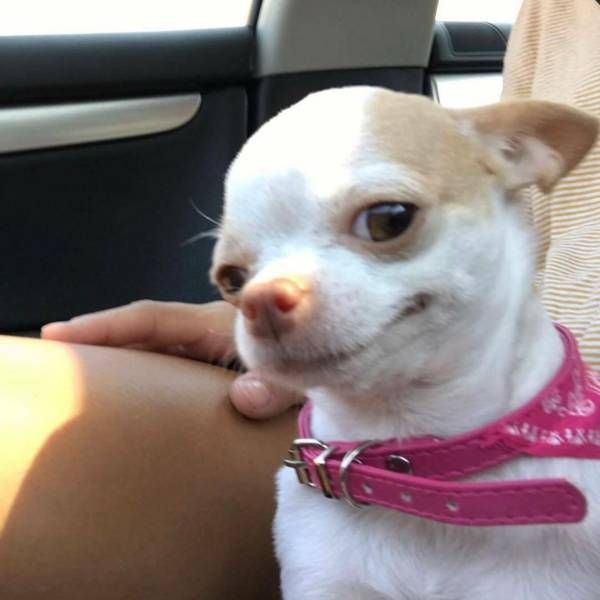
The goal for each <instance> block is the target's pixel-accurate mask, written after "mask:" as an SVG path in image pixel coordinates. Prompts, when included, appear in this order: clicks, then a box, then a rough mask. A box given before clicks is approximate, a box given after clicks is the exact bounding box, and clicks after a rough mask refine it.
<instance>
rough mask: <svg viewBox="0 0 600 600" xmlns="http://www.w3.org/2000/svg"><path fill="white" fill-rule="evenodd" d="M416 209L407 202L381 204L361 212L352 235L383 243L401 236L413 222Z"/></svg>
mask: <svg viewBox="0 0 600 600" xmlns="http://www.w3.org/2000/svg"><path fill="white" fill-rule="evenodd" d="M417 210H418V207H417V206H415V205H414V204H410V203H408V202H382V203H381V204H374V205H373V206H370V207H369V208H366V209H365V210H363V211H362V212H361V213H359V215H358V216H357V217H356V219H355V220H354V224H353V225H352V233H353V234H354V235H356V236H357V237H359V238H361V239H363V240H369V241H371V242H385V241H386V240H391V239H393V238H395V237H398V236H399V235H402V234H403V233H404V232H405V231H406V230H407V229H408V228H409V227H410V224H411V223H412V222H413V219H414V217H415V214H416V213H417Z"/></svg>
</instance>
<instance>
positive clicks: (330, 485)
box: [285, 325, 600, 526]
mask: <svg viewBox="0 0 600 600" xmlns="http://www.w3.org/2000/svg"><path fill="white" fill-rule="evenodd" d="M556 328H557V329H558V331H559V332H560V334H561V336H562V338H563V342H564V345H565V358H564V361H563V364H562V365H561V367H560V369H559V370H558V372H557V373H556V375H555V376H554V377H553V379H552V380H551V381H550V383H548V385H546V387H545V388H544V389H543V390H541V391H540V392H539V393H538V394H537V395H536V396H535V397H534V398H533V399H532V400H530V401H529V402H528V403H527V404H526V405H525V406H523V407H521V408H519V409H518V410H516V411H513V412H511V413H509V414H508V415H506V416H505V417H503V418H501V419H499V420H497V421H494V422H493V423H491V424H489V425H486V426H484V427H481V428H480V429H477V430H474V431H471V432H469V433H466V434H463V435H459V436H456V437H452V438H446V439H439V438H438V439H436V438H432V437H429V438H419V439H417V440H408V441H407V440H405V441H402V440H397V439H391V440H383V441H374V440H367V441H362V442H345V441H331V442H322V441H320V440H316V439H314V438H313V437H312V435H311V429H310V420H311V404H310V403H309V402H307V403H306V404H305V405H304V408H303V409H302V410H301V412H300V415H299V418H298V428H299V435H300V437H299V438H298V439H296V440H295V441H294V443H293V444H292V447H291V448H290V458H289V459H287V460H286V461H285V464H286V465H287V466H289V467H292V468H294V469H295V470H296V474H297V476H298V480H299V481H300V483H305V484H308V485H310V486H311V487H315V488H320V489H321V490H322V491H323V493H324V494H325V496H327V497H328V498H344V499H345V500H346V501H348V502H349V503H350V504H352V505H353V506H362V505H365V504H373V505H378V506H384V507H387V508H391V509H395V510H399V511H401V512H404V513H409V514H412V515H417V516H420V517H424V518H428V519H432V520H434V521H442V522H445V523H454V524H461V525H478V526H481V525H525V524H533V523H573V522H578V521H581V520H582V519H583V518H584V517H585V514H586V500H585V497H584V496H583V494H582V493H581V492H580V491H579V490H578V489H577V488H576V487H575V486H574V485H572V484H571V483H569V482H568V481H566V480H565V479H528V480H517V481H476V482H471V481H468V482H456V481H455V480H458V479H461V478H463V477H466V476H470V475H474V474H476V473H480V472H482V471H485V470H486V469H489V468H491V467H494V466H496V465H500V464H502V463H505V462H508V461H510V460H512V459H514V458H517V457H519V456H522V455H529V456H541V457H552V456H555V457H558V456H563V457H573V458H588V459H589V458H591V459H599V458H600V379H599V378H598V375H597V374H595V373H594V372H593V371H592V370H591V369H589V368H588V367H587V366H586V365H585V363H583V361H582V359H581V356H580V354H579V351H578V349H577V342H576V341H575V338H574V337H573V335H572V334H571V332H570V331H569V330H568V329H567V328H565V327H563V326H560V325H556Z"/></svg>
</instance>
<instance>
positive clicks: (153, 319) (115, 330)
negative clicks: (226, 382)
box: [42, 300, 301, 419]
mask: <svg viewBox="0 0 600 600" xmlns="http://www.w3.org/2000/svg"><path fill="white" fill-rule="evenodd" d="M234 319H235V309H234V308H233V306H231V305H230V304H228V303H226V302H221V301H219V302H209V303H207V304H186V303H182V302H156V301H152V300H142V301H139V302H133V303H131V304H127V305H125V306H119V307H117V308H111V309H108V310H102V311H99V312H95V313H90V314H86V315H81V316H78V317H75V318H73V319H71V320H70V321H64V322H57V323H49V324H48V325H45V326H44V327H43V328H42V338H43V339H46V340H55V341H61V342H72V343H79V344H94V345H98V346H113V347H121V348H134V349H138V350H147V351H152V352H161V353H164V354H171V355H176V356H183V357H186V358H191V359H195V360H199V361H203V362H207V363H213V364H221V365H227V364H228V363H229V364H230V363H231V362H232V361H233V360H234V359H235V356H236V355H235V346H234V339H233V323H234ZM229 396H230V398H231V401H232V403H233V405H234V406H235V407H236V408H237V410H238V411H239V412H241V413H242V414H244V415H246V416H247V417H251V418H256V419H260V418H268V417H271V416H274V415H277V414H279V413H281V412H283V411H285V410H286V409H287V408H289V407H290V406H292V405H293V404H298V403H299V402H300V401H301V398H300V397H299V396H298V395H295V394H293V393H291V392H290V391H289V390H285V389H283V388H281V387H280V386H276V385H274V384H272V383H271V382H268V381H265V380H264V379H262V378H260V377H259V376H258V375H257V374H253V373H252V372H249V373H244V374H242V375H240V376H239V377H237V378H236V379H235V380H234V382H233V383H232V385H231V388H230V390H229Z"/></svg>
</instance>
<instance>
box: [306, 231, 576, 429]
mask: <svg viewBox="0 0 600 600" xmlns="http://www.w3.org/2000/svg"><path fill="white" fill-rule="evenodd" d="M522 232H523V229H522V228H521V229H519V224H517V227H516V228H515V229H514V231H510V230H509V231H507V237H508V239H509V240H510V241H508V242H507V248H506V250H507V251H506V252H505V253H504V254H505V257H504V260H503V263H502V265H501V268H500V270H499V273H498V277H497V283H496V286H495V289H491V290H490V291H489V295H488V297H487V298H484V299H482V302H481V304H480V305H479V306H478V310H475V311H472V312H470V313H469V316H468V317H467V318H466V319H465V320H462V321H459V322H457V323H456V324H455V325H454V326H452V328H451V329H449V330H448V331H447V335H445V336H444V337H445V339H446V340H447V341H446V343H445V344H442V345H441V346H440V347H439V348H436V351H435V354H434V355H433V356H432V357H431V371H430V373H428V374H427V375H428V376H426V377H418V378H416V379H413V380H411V379H410V378H406V377H405V376H402V377H399V378H398V377H396V378H394V377H393V376H392V377H390V380H389V381H377V382H368V384H369V385H368V388H369V391H368V392H367V393H366V394H365V393H363V392H361V393H356V392H355V391H353V390H352V389H341V388H340V389H331V388H317V389H313V390H310V391H309V392H308V394H307V395H308V397H309V398H311V399H312V400H313V401H314V405H315V409H314V412H313V433H314V435H315V436H316V437H320V438H323V439H330V440H331V439H338V440H342V439H346V440H364V439H387V438H390V437H397V438H405V437H413V436H422V435H434V436H440V437H448V436H452V435H457V434H460V433H464V432H466V431H469V430H471V429H474V428H477V427H480V426H482V425H485V424H486V423H488V422H491V421H493V420H494V419H497V418H499V417H501V416H502V415H504V414H506V413H507V412H509V411H510V410H514V409H515V408H517V407H519V406H520V405H522V404H524V403H525V402H527V401H528V400H529V399H530V398H531V397H533V396H534V395H535V394H536V393H537V392H538V391H539V390H540V389H541V388H542V387H543V386H544V385H545V384H546V383H547V382H548V381H549V380H550V379H551V377H552V376H553V375H554V373H555V372H556V371H557V370H558V368H559V366H560V364H561V362H562V359H563V356H564V350H563V344H562V340H561V337H560V334H559V333H558V332H557V330H556V329H555V327H554V326H553V324H552V322H551V320H550V318H549V317H548V316H547V314H546V313H545V311H544V310H543V308H542V306H541V303H540V302H539V300H538V298H537V296H536V295H535V293H534V291H533V289H532V286H531V283H530V282H531V277H532V272H533V265H532V264H528V259H527V258H526V257H527V256H531V253H530V252H529V247H528V245H529V238H528V236H527V235H521V234H522ZM401 360H402V357H401V354H400V353H399V361H401Z"/></svg>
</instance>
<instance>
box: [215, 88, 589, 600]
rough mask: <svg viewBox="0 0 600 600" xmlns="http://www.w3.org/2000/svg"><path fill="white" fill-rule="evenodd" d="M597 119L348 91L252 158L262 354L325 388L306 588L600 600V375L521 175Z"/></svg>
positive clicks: (475, 599)
mask: <svg viewBox="0 0 600 600" xmlns="http://www.w3.org/2000/svg"><path fill="white" fill-rule="evenodd" d="M597 131H598V124H597V122H596V120H595V119H593V118H592V117H590V116H588V115H586V114H584V113H582V112H580V111H577V110H575V109H573V108H569V107H565V106H561V105H558V104H553V103H549V102H542V101H522V102H521V101H519V102H502V103H499V104H494V105H489V106H485V107H480V108H475V109H465V110H447V109H444V108H442V107H440V106H439V105H437V104H435V103H433V102H432V101H430V100H429V99H427V98H425V97H421V96H414V95H408V94H402V93H396V92H391V91H387V90H384V89H380V88H373V87H349V88H341V89H333V90H327V91H323V92H319V93H316V94H312V95H310V96H308V97H307V98H305V99H304V100H302V101H301V102H299V103H298V104H296V105H294V106H293V107H291V108H289V109H287V110H284V111H283V112H281V113H280V114H279V115H277V116H276V117H275V118H273V119H272V120H271V121H269V122H267V123H266V124H265V125H263V126H262V127H261V128H260V129H259V130H258V131H257V132H256V133H255V134H254V135H253V136H252V137H251V138H250V139H249V140H248V142H247V143H246V144H245V146H244V147H243V148H242V150H241V151H240V153H239V155H238V156H237V157H236V159H235V160H234V162H233V164H232V166H231V168H230V170H229V173H228V176H227V180H226V194H225V206H224V215H223V220H222V224H221V227H220V231H219V236H218V241H217V244H216V246H215V251H214V257H213V267H212V270H211V277H212V280H213V282H214V283H215V284H216V285H217V286H218V287H219V289H220V291H221V293H222V295H223V297H224V298H225V299H226V300H228V301H230V302H232V303H233V304H234V305H235V306H237V307H238V308H239V311H238V315H237V320H236V325H235V336H236V344H237V348H238V352H239V355H240V357H241V358H242V360H243V362H244V363H245V364H246V366H248V367H249V368H251V369H253V370H255V371H259V372H261V373H263V374H264V375H265V376H266V377H270V378H271V379H272V380H274V381H277V382H279V383H282V384H284V385H287V386H290V387H294V388H297V389H300V390H302V391H303V392H304V394H305V397H306V398H307V399H308V402H307V405H306V406H305V409H303V411H302V414H301V419H300V420H301V425H300V437H301V438H304V439H299V440H296V442H295V444H294V445H293V447H292V450H291V458H290V459H289V460H288V461H287V465H288V466H290V467H293V468H286V467H282V469H281V471H280V472H279V474H278V476H277V487H278V509H277V514H276V518H275V527H274V534H275V546H276V552H277V556H278V559H279V561H280V564H281V583H282V592H283V597H284V598H285V599H286V600H309V599H315V600H316V599H318V600H326V599H336V600H337V599H341V600H354V599H364V600H375V599H388V600H426V599H427V600H434V599H435V600H494V599H498V600H542V599H543V600H551V599H555V600H567V599H569V600H597V599H598V598H599V597H600V591H599V590H600V464H599V463H598V462H597V461H596V460H594V459H597V458H600V449H599V448H600V428H596V427H595V426H596V425H597V423H596V421H594V419H595V418H596V416H598V415H600V402H598V405H599V406H598V415H596V416H594V415H593V414H592V413H594V412H595V408H596V404H595V402H596V401H597V400H598V398H600V389H598V388H599V385H598V380H597V378H596V377H595V375H594V374H593V373H592V372H591V371H589V370H588V369H587V368H586V367H585V365H583V363H581V362H580V359H579V358H578V356H577V349H576V345H574V342H573V339H572V336H571V335H570V334H569V333H568V332H567V331H566V330H565V329H564V328H561V327H560V326H557V325H555V324H553V323H552V322H551V320H550V319H549V317H548V316H547V315H546V313H545V312H544V310H543V308H542V307H541V304H540V302H539V300H538V298H537V297H536V294H535V291H534V287H533V277H534V259H533V251H532V248H533V236H532V232H531V231H530V227H529V225H528V219H527V214H526V210H525V209H524V208H523V206H522V204H521V202H520V201H519V194H518V192H519V190H520V189H521V188H523V187H525V186H528V185H531V184H536V185H538V186H539V187H540V188H541V189H542V190H543V191H549V190H551V189H552V187H553V186H554V185H555V184H556V183H557V182H558V181H559V180H560V178H561V177H563V176H564V175H565V174H566V173H567V172H569V171H570V170H571V169H572V168H573V167H575V166H576V165H577V164H578V163H579V161H580V160H581V159H582V158H583V157H584V156H585V154H586V153H587V151H588V150H589V149H590V147H591V146H592V145H593V143H594V141H595V139H596V135H597ZM573 365H575V366H573ZM559 375H560V376H559ZM557 378H558V379H557ZM567 380H568V381H567ZM565 382H567V383H565ZM564 385H567V388H568V389H566V388H565V389H566V391H565V396H564V398H562V397H560V393H559V388H560V386H563V387H564ZM594 389H595V390H596V394H597V396H598V398H595V399H593V398H592V399H590V397H591V396H590V397H586V396H585V394H586V393H587V392H586V390H588V391H589V390H592V391H591V392H590V394H591V395H593V391H594ZM540 394H541V396H540ZM590 394H588V396H589V395H590ZM532 399H533V400H532ZM531 402H533V403H534V404H531ZM523 407H527V410H526V411H524V409H523ZM536 411H537V412H536ZM534 414H535V415H538V417H539V419H541V423H542V425H543V426H542V425H539V423H538V424H536V423H537V422H535V419H534V416H532V415H534ZM536 418H537V417H536ZM551 418H552V419H555V420H554V421H552V423H553V424H552V426H550V425H548V423H547V421H544V419H546V420H548V419H551ZM556 419H558V420H559V421H556ZM560 419H571V420H573V419H575V420H576V419H587V421H586V427H587V428H583V426H581V427H579V426H578V428H577V429H575V428H574V426H572V425H573V424H572V423H571V421H569V422H563V421H560ZM590 419H591V421H590ZM557 423H558V424H557ZM561 423H562V425H561ZM490 424H492V425H493V426H491V425H490ZM538 425H539V426H538ZM490 427H491V428H490ZM561 427H562V429H561ZM575 431H579V432H580V433H581V432H583V433H581V436H583V437H582V438H581V440H583V441H581V440H580V442H581V443H578V442H577V441H576V440H575V437H574V436H575V434H574V432H575ZM472 432H475V433H472ZM490 432H491V434H490ZM492 434H493V435H492ZM594 436H595V437H594ZM307 437H308V439H306V438H307ZM331 440H343V441H342V442H331ZM378 444H379V446H378ZM585 448H589V453H588V454H586V453H585V452H584V449H585ZM411 453H412V454H411ZM578 453H579V454H578ZM427 457H429V459H427ZM432 457H433V458H432ZM590 458H592V460H590ZM426 459H427V460H426ZM473 465H474V466H473ZM459 467H460V468H459ZM567 479H568V481H566V480H567ZM300 482H302V483H308V485H301V484H300ZM324 496H327V498H325V497H324ZM344 500H346V502H344ZM586 502H587V508H586ZM586 511H587V512H586Z"/></svg>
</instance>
